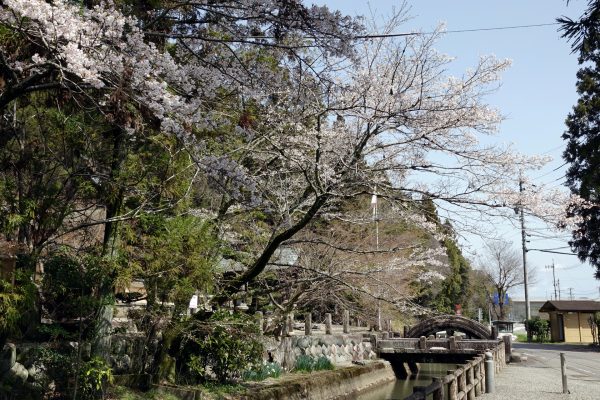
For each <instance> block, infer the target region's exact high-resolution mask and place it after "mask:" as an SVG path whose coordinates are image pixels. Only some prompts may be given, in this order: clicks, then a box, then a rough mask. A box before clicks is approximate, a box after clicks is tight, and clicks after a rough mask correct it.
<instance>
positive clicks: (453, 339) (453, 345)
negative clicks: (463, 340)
mask: <svg viewBox="0 0 600 400" xmlns="http://www.w3.org/2000/svg"><path fill="white" fill-rule="evenodd" d="M448 349H449V350H450V351H454V350H456V337H454V336H450V337H449V338H448Z"/></svg>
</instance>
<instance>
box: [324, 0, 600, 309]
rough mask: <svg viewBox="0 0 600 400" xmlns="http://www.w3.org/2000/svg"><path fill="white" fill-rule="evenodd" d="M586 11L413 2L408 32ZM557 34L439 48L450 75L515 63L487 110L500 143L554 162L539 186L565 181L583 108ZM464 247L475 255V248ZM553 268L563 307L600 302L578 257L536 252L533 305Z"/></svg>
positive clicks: (558, 4)
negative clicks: (578, 110)
mask: <svg viewBox="0 0 600 400" xmlns="http://www.w3.org/2000/svg"><path fill="white" fill-rule="evenodd" d="M315 2H316V3H317V4H326V5H327V6H329V8H331V9H338V10H340V11H342V12H343V13H345V14H350V15H369V14H370V13H371V12H370V11H369V7H370V9H371V10H372V11H375V14H376V15H378V16H385V15H389V14H390V13H391V12H392V9H393V7H396V8H397V7H399V4H400V2H398V1H396V2H394V1H390V0H373V1H371V2H370V3H366V2H365V3H362V2H353V1H348V0H345V1H342V0H318V1H315ZM585 4H586V1H585V0H573V1H571V2H570V4H569V6H567V4H566V1H562V0H526V1H523V0H503V1H498V0H495V1H492V0H479V1H477V0H454V1H448V0H437V1H434V0H412V1H407V5H408V6H409V7H410V15H411V16H413V18H412V19H411V20H409V21H407V23H406V24H405V26H404V27H403V29H402V31H403V32H410V31H413V30H421V31H431V30H433V29H434V28H435V27H436V26H437V25H438V24H439V23H442V22H443V23H445V24H446V29H447V30H448V31H452V30H462V29H474V28H492V27H507V26H515V25H532V24H544V23H552V22H555V19H556V18H557V17H559V16H563V15H566V16H569V17H571V18H577V17H579V16H580V15H581V13H582V12H583V10H584V8H585ZM557 28H558V27H557V26H546V27H536V28H529V29H514V30H497V31H481V32H469V33H448V34H446V35H445V36H444V37H443V38H442V39H441V40H440V41H439V42H438V44H437V46H436V48H437V49H438V51H441V52H443V53H446V54H448V55H450V56H453V57H455V58H456V61H455V62H454V66H453V67H452V69H451V70H450V72H452V73H456V74H459V73H460V71H463V70H464V69H465V68H467V67H469V66H472V65H474V64H475V63H476V61H477V60H478V59H479V56H480V55H484V54H494V55H496V56H497V57H499V58H509V59H511V60H512V62H513V64H512V67H511V68H510V70H509V71H508V72H506V73H505V74H504V77H503V79H502V87H501V88H500V90H499V91H498V92H497V93H494V94H492V95H490V96H489V97H488V102H489V103H490V104H491V105H493V106H495V107H497V108H498V109H499V110H500V111H501V113H502V114H503V115H504V116H505V117H506V119H505V121H504V122H503V123H502V125H501V126H500V133H499V135H498V136H497V138H496V140H497V141H498V142H499V143H514V146H515V148H516V149H518V150H519V151H520V152H522V153H526V154H547V155H550V156H552V157H553V158H554V160H553V161H552V162H551V163H550V164H549V165H548V166H547V167H545V168H544V169H543V170H542V171H540V172H539V173H538V174H534V175H533V178H536V179H535V182H537V184H543V183H551V184H556V185H560V184H561V183H562V182H563V181H564V179H561V177H562V176H563V174H564V168H561V169H559V170H558V171H553V169H555V168H557V167H560V166H561V165H562V164H563V160H562V158H561V154H562V151H563V149H564V142H563V140H562V139H561V135H562V133H563V131H564V130H565V125H564V120H565V118H566V116H567V114H568V113H569V112H570V110H571V107H572V106H573V104H575V102H576V100H577V94H576V92H575V81H576V77H575V74H576V72H577V69H578V65H577V59H576V56H575V55H573V54H571V50H570V47H569V44H568V43H567V42H566V41H565V40H564V39H562V38H561V37H560V34H559V33H558V32H557ZM528 224H529V225H530V226H531V227H533V226H535V223H534V222H533V221H528ZM537 227H538V228H541V227H540V226H537ZM498 233H499V234H500V235H502V236H503V237H505V238H506V239H507V240H511V241H513V242H514V244H515V247H517V246H520V232H519V231H518V229H515V228H514V227H512V226H509V225H506V226H500V227H499V232H498ZM536 234H539V235H551V236H555V235H556V234H555V233H553V232H550V231H548V230H545V229H540V230H538V231H537V232H536ZM562 237H563V238H562V239H561V240H548V239H542V238H540V237H531V238H530V240H531V242H530V243H529V244H528V246H529V247H530V248H543V249H555V248H556V249H558V251H567V252H568V251H569V250H568V249H566V248H562V247H565V246H567V243H566V240H567V239H568V238H569V235H568V234H563V235H562ZM477 240H478V239H471V240H470V242H471V243H470V244H471V248H476V247H479V245H480V244H478V243H477ZM465 245H466V246H467V247H468V246H469V243H465ZM519 248H520V247H519ZM553 260H554V262H555V263H556V266H557V269H556V273H557V278H558V279H560V288H561V291H562V299H568V296H569V290H568V288H573V289H572V291H573V294H574V297H575V298H580V297H589V298H599V297H600V294H599V293H600V291H599V286H600V281H597V280H595V279H594V278H593V268H592V267H590V266H589V265H585V264H581V263H580V262H579V261H578V259H577V257H574V256H565V255H557V254H548V253H542V252H537V251H530V252H529V253H528V263H529V265H531V266H535V267H537V270H538V271H537V279H538V283H537V284H536V285H535V286H533V287H530V299H532V298H534V299H545V298H547V296H550V295H551V293H552V292H553V286H552V273H551V270H549V269H545V268H544V267H545V266H546V265H550V264H552V261H553ZM514 296H515V297H516V298H522V297H523V290H522V288H519V289H517V290H516V291H515V293H514Z"/></svg>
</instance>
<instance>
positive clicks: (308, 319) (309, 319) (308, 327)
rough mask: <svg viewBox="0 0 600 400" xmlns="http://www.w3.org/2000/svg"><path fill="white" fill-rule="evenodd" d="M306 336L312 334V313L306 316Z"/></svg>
mask: <svg viewBox="0 0 600 400" xmlns="http://www.w3.org/2000/svg"><path fill="white" fill-rule="evenodd" d="M304 334H305V335H306V336H310V335H311V334H312V315H311V314H310V313H306V314H304Z"/></svg>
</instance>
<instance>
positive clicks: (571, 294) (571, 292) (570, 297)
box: [569, 287, 573, 300]
mask: <svg viewBox="0 0 600 400" xmlns="http://www.w3.org/2000/svg"><path fill="white" fill-rule="evenodd" d="M569 300H573V288H572V287H570V288H569Z"/></svg>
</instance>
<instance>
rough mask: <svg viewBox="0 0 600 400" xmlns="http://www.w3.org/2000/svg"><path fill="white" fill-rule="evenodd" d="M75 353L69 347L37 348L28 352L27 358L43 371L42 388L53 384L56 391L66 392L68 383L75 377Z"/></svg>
mask: <svg viewBox="0 0 600 400" xmlns="http://www.w3.org/2000/svg"><path fill="white" fill-rule="evenodd" d="M76 356H77V354H76V351H75V349H73V348H72V347H70V346H68V347H67V346H37V347H34V348H32V349H31V350H30V352H29V353H28V356H27V357H28V358H29V359H32V360H35V363H34V364H35V366H36V367H37V368H40V369H41V370H43V371H44V373H45V377H46V381H45V382H40V383H41V384H42V385H43V386H44V387H46V384H49V383H50V382H54V383H55V385H56V388H57V390H58V391H61V390H66V388H67V387H68V382H69V381H72V379H73V377H74V376H75V366H76Z"/></svg>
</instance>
